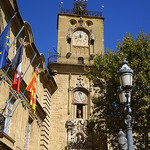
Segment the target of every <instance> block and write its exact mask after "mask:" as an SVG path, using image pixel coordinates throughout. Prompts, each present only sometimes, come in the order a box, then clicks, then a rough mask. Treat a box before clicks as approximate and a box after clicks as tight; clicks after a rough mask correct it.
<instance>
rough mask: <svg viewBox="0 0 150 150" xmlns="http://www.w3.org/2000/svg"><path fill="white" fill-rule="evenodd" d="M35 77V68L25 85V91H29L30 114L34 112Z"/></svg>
mask: <svg viewBox="0 0 150 150" xmlns="http://www.w3.org/2000/svg"><path fill="white" fill-rule="evenodd" d="M36 78H37V69H36V70H35V72H34V74H33V76H32V78H31V80H30V82H29V84H28V86H27V87H26V91H29V92H30V108H31V110H32V114H35V105H36Z"/></svg>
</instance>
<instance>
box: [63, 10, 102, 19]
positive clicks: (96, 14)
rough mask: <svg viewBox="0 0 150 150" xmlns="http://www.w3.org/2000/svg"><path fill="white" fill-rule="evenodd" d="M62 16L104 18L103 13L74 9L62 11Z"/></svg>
mask: <svg viewBox="0 0 150 150" xmlns="http://www.w3.org/2000/svg"><path fill="white" fill-rule="evenodd" d="M60 14H77V15H81V16H91V17H102V13H101V12H96V11H81V10H79V11H78V10H73V9H64V8H61V9H60Z"/></svg>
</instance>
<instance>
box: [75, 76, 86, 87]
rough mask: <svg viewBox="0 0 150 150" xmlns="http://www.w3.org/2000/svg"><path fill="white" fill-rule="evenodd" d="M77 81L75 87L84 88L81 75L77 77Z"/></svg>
mask: <svg viewBox="0 0 150 150" xmlns="http://www.w3.org/2000/svg"><path fill="white" fill-rule="evenodd" d="M77 80H78V83H76V86H78V87H84V86H85V84H84V83H83V78H82V75H79V77H78V78H77Z"/></svg>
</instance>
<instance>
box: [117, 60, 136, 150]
mask: <svg viewBox="0 0 150 150" xmlns="http://www.w3.org/2000/svg"><path fill="white" fill-rule="evenodd" d="M127 63H128V62H127V61H126V59H125V60H124V61H123V66H122V68H121V69H120V70H119V76H120V84H121V88H120V92H119V98H120V102H122V103H125V112H126V118H125V124H126V127H127V145H128V150H133V135H132V126H133V120H132V118H131V115H130V114H131V112H132V110H131V107H130V103H131V88H132V75H133V70H132V69H131V68H129V66H128V65H127Z"/></svg>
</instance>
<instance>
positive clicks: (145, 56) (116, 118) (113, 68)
mask: <svg viewBox="0 0 150 150" xmlns="http://www.w3.org/2000/svg"><path fill="white" fill-rule="evenodd" d="M124 58H127V60H128V66H129V67H130V68H131V69H132V70H134V76H133V88H132V101H131V108H132V118H134V119H135V125H134V127H133V132H134V133H136V135H138V136H136V137H135V138H134V141H135V143H134V144H135V145H136V146H137V148H138V149H140V150H142V149H145V133H147V130H148V124H149V123H150V121H149V122H148V120H149V118H148V112H147V109H148V107H149V106H150V100H149V97H150V95H149V94H150V92H149V91H150V34H145V33H144V32H143V31H142V32H140V33H139V34H138V35H136V36H135V37H133V36H131V35H130V34H129V33H127V34H126V36H124V37H123V40H122V42H118V51H117V52H116V51H113V50H107V51H106V53H105V55H103V56H102V55H98V56H96V58H95V60H94V65H95V67H96V69H97V71H95V72H94V71H91V70H88V71H87V76H88V78H89V79H90V80H92V81H93V84H94V86H95V87H99V88H100V94H101V96H99V97H93V103H94V107H93V116H94V123H95V128H96V129H97V130H98V131H99V132H100V133H105V134H107V135H109V136H110V137H109V139H110V141H108V142H110V143H111V144H112V145H113V147H114V149H115V148H116V149H118V148H117V143H118V140H117V134H118V132H119V129H123V130H124V131H125V129H126V127H125V124H124V121H123V120H124V119H125V113H124V105H123V104H121V103H120V102H119V97H118V92H117V89H118V87H119V85H120V83H119V77H118V74H117V72H118V71H119V69H120V68H121V66H122V61H123V59H124ZM143 133H144V134H143ZM112 135H113V136H112Z"/></svg>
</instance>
